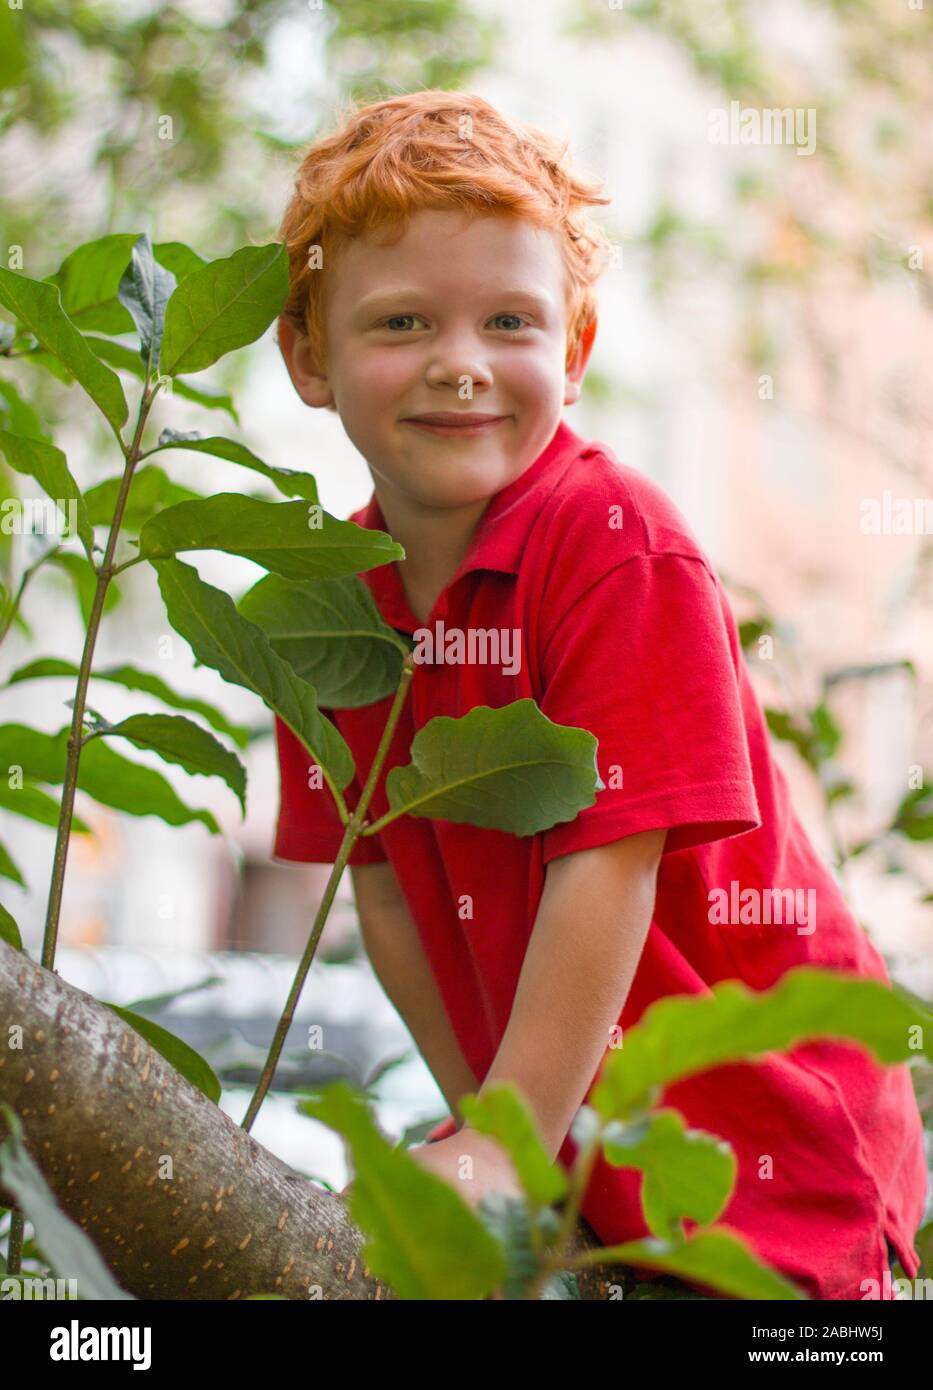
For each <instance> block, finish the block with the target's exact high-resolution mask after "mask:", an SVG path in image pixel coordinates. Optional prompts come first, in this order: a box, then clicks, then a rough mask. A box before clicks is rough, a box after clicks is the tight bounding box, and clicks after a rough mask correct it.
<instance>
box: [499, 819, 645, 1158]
mask: <svg viewBox="0 0 933 1390" xmlns="http://www.w3.org/2000/svg"><path fill="white" fill-rule="evenodd" d="M664 835H665V832H664V831H652V832H646V833H645V834H644V835H635V836H630V837H629V838H628V840H627V841H616V842H615V843H614V844H613V845H608V846H600V847H599V848H598V849H595V850H584V851H581V852H579V853H577V854H570V855H565V856H562V857H561V858H560V859H558V860H554V861H552V862H551V864H549V865H548V877H547V883H546V886H545V891H544V893H543V895H542V898H541V903H540V906H539V910H538V915H537V917H536V919H535V925H534V929H533V931H532V935H531V940H530V941H529V944H528V949H527V951H526V954H525V960H524V964H523V966H522V972H521V976H520V978H519V982H518V988H517V990H516V994H515V999H514V1002H513V1005H512V1012H511V1015H510V1018H509V1023H508V1027H507V1028H506V1031H505V1034H504V1035H503V1038H502V1042H501V1043H500V1045H499V1050H498V1051H497V1053H496V1056H495V1058H494V1059H493V1062H492V1065H491V1067H490V1068H489V1071H488V1072H487V1074H486V1077H485V1078H484V1081H483V1087H482V1090H481V1092H480V1094H482V1092H483V1091H485V1090H486V1088H487V1087H489V1086H492V1085H495V1084H497V1083H500V1082H511V1083H512V1084H514V1085H515V1086H517V1087H518V1089H519V1090H520V1091H521V1092H522V1094H523V1096H524V1098H525V1100H526V1103H527V1104H528V1105H529V1107H530V1108H531V1110H532V1112H533V1114H534V1117H535V1120H536V1123H537V1125H538V1128H539V1129H540V1131H541V1134H542V1136H543V1138H544V1141H545V1144H546V1146H547V1148H548V1151H549V1153H550V1155H551V1157H552V1158H554V1157H556V1155H557V1152H558V1150H559V1149H560V1147H561V1145H562V1143H563V1141H564V1138H565V1136H566V1134H567V1132H568V1131H569V1128H570V1125H571V1122H572V1120H573V1117H574V1115H575V1114H576V1112H577V1110H578V1109H579V1108H580V1106H581V1105H582V1104H583V1101H584V1099H585V1096H586V1092H587V1090H588V1089H589V1086H590V1083H591V1082H592V1080H593V1077H594V1076H595V1074H596V1072H597V1070H598V1068H599V1065H600V1063H601V1061H602V1059H603V1057H604V1055H605V1053H606V1049H607V1047H608V1046H609V1044H610V1039H611V1029H612V1027H613V1025H614V1024H615V1023H616V1022H617V1020H618V1017H619V1014H620V1013H621V1011H622V1007H623V1005H624V1003H625V999H626V997H627V995H628V991H629V987H630V985H631V982H632V978H633V976H634V974H635V970H636V968H637V965H638V960H639V958H640V956H641V951H642V947H643V945H644V940H645V936H646V935H647V932H648V928H649V926H650V923H651V914H652V911H653V908H654V896H655V875H656V870H657V859H658V858H659V857H660V853H661V849H662V848H663V843H664Z"/></svg>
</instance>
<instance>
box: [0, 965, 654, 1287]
mask: <svg viewBox="0 0 933 1390" xmlns="http://www.w3.org/2000/svg"><path fill="white" fill-rule="evenodd" d="M0 1020H2V1029H0V1100H3V1101H6V1102H7V1103H8V1104H9V1105H11V1106H12V1107H13V1109H14V1110H15V1111H16V1112H17V1114H18V1115H19V1116H20V1118H21V1120H22V1124H23V1137H24V1141H25V1143H26V1145H27V1147H28V1149H29V1151H30V1153H31V1154H32V1157H33V1158H34V1160H35V1161H36V1163H37V1164H38V1166H39V1167H40V1168H41V1170H42V1172H43V1175H44V1176H45V1179H46V1181H47V1182H48V1184H49V1186H50V1187H51V1189H52V1191H53V1192H54V1194H55V1197H56V1199H57V1201H58V1202H59V1204H60V1205H61V1207H62V1209H63V1210H64V1211H65V1212H66V1213H67V1214H68V1215H69V1216H70V1217H72V1219H73V1220H75V1221H76V1222H77V1223H78V1224H79V1225H80V1226H81V1227H82V1228H83V1229H84V1230H85V1231H86V1232H87V1233H88V1235H90V1237H91V1239H92V1240H93V1241H94V1244H95V1245H96V1246H97V1248H98V1250H99V1251H100V1253H101V1255H102V1256H103V1258H104V1260H105V1262H106V1263H107V1265H108V1266H109V1268H110V1269H111V1270H112V1272H113V1274H114V1277H115V1278H116V1279H117V1281H118V1282H119V1283H120V1284H121V1286H122V1287H123V1288H124V1289H126V1290H127V1291H128V1292H129V1293H132V1294H135V1295H136V1296H137V1297H138V1298H146V1299H239V1298H243V1297H245V1296H246V1295H247V1294H251V1293H278V1294H281V1295H282V1296H283V1297H285V1298H290V1299H309V1298H324V1299H362V1300H376V1299H378V1300H383V1299H389V1298H392V1297H393V1296H394V1295H393V1294H392V1293H391V1292H390V1290H389V1289H387V1287H386V1286H385V1284H384V1283H382V1282H381V1281H379V1280H377V1279H376V1278H375V1277H374V1276H373V1275H372V1274H371V1273H370V1272H369V1271H368V1270H367V1269H366V1266H365V1265H364V1263H363V1259H362V1256H361V1253H360V1252H361V1248H362V1245H363V1243H364V1237H363V1235H362V1234H361V1233H360V1231H358V1230H357V1228H356V1227H355V1226H353V1224H352V1223H351V1221H350V1220H349V1217H348V1216H347V1211H346V1206H345V1203H344V1202H343V1200H342V1199H341V1198H340V1197H338V1196H336V1195H334V1194H333V1193H330V1192H328V1191H326V1189H324V1188H321V1187H319V1186H317V1185H316V1184H315V1183H313V1182H311V1181H309V1179H307V1178H305V1177H304V1176H302V1174H300V1173H296V1172H295V1170H294V1169H293V1168H290V1167H289V1166H288V1164H286V1163H283V1162H282V1161H281V1160H280V1159H278V1158H276V1157H275V1155H274V1154H272V1153H270V1152H269V1150H268V1149H265V1148H263V1146H262V1145H261V1144H258V1143H257V1142H256V1141H255V1139H253V1138H251V1136H250V1135H249V1134H247V1133H246V1131H245V1130H243V1129H242V1128H241V1127H240V1126H239V1125H237V1124H235V1123H234V1121H233V1120H231V1119H230V1117H229V1116H228V1115H225V1114H224V1112H223V1111H222V1110H221V1109H219V1107H218V1106H216V1105H214V1104H213V1103H212V1102H211V1101H209V1100H208V1099H207V1097H206V1096H204V1095H203V1094H202V1093H201V1092H200V1091H199V1090H197V1089H196V1087H194V1086H192V1085H191V1084H190V1083H189V1082H188V1081H186V1080H185V1079H184V1078H183V1077H182V1076H180V1075H179V1074H178V1072H176V1071H175V1070H174V1069H173V1068H172V1067H171V1066H169V1064H168V1063H167V1062H166V1061H165V1059H164V1058H163V1057H161V1056H160V1055H159V1053H157V1052H155V1051H153V1049H152V1048H151V1047H150V1046H149V1044H148V1043H146V1042H145V1041H144V1039H143V1038H141V1037H140V1036H139V1034H138V1033H136V1032H135V1031H134V1030H133V1029H132V1028H130V1027H129V1025H128V1024H126V1023H124V1022H123V1020H122V1019H121V1018H119V1017H118V1015H116V1014H115V1013H113V1011H112V1010H111V1009H108V1008H107V1007H106V1005H104V1004H101V1003H100V1002H99V1000H97V999H94V998H93V997H92V996H91V995H89V994H86V993H85V992H84V991H83V990H80V989H77V988H75V987H74V986H73V985H70V984H68V983H67V982H66V981H65V980H63V979H61V977H60V976H59V975H57V974H54V973H53V972H51V971H48V970H46V969H44V967H42V966H41V965H39V964H37V963H36V962H35V961H33V960H31V959H30V958H29V957H28V956H27V955H25V954H24V953H23V952H20V951H16V950H14V949H13V947H11V946H8V945H7V944H6V943H5V942H3V941H0ZM17 1026H19V1027H21V1029H22V1047H21V1048H17V1047H16V1046H14V1045H12V1044H13V1043H14V1042H15V1040H16V1039H17V1037H18V1034H17V1033H16V1032H15V1030H16V1029H17ZM168 1160H170V1163H169V1162H168ZM162 1174H165V1176H162ZM0 1201H2V1202H4V1203H7V1204H9V1203H10V1201H11V1198H10V1196H9V1194H5V1193H4V1191H3V1188H2V1187H0ZM598 1243H599V1242H598V1241H597V1240H596V1238H595V1236H594V1235H593V1233H592V1232H591V1231H590V1229H589V1227H587V1226H586V1225H585V1223H581V1229H580V1242H579V1245H578V1246H577V1247H576V1249H578V1250H581V1251H582V1250H587V1249H592V1248H593V1247H594V1246H596V1245H597V1244H598ZM60 1273H61V1275H62V1277H67V1273H68V1272H67V1270H62V1271H60ZM610 1275H611V1276H612V1277H609V1276H610ZM630 1279H631V1275H630V1272H628V1271H625V1270H623V1269H621V1268H620V1267H618V1266H616V1267H615V1268H614V1269H612V1270H604V1271H599V1270H596V1271H593V1272H590V1271H588V1272H587V1273H586V1274H585V1275H584V1276H582V1277H581V1278H580V1280H579V1287H580V1291H581V1295H582V1296H583V1297H584V1298H587V1299H597V1298H600V1299H605V1298H606V1297H607V1296H608V1287H609V1284H610V1283H613V1284H622V1285H623V1286H624V1287H625V1288H628V1287H629V1286H630V1282H629V1281H630ZM79 1292H80V1290H79Z"/></svg>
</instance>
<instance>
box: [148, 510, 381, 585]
mask: <svg viewBox="0 0 933 1390" xmlns="http://www.w3.org/2000/svg"><path fill="white" fill-rule="evenodd" d="M186 550H223V551H226V552H227V554H229V555H242V556H244V557H245V558H246V559H247V560H252V561H253V562H254V563H255V564H257V565H262V567H263V569H267V570H272V571H273V572H274V573H276V574H281V575H282V576H283V577H284V578H286V579H329V578H333V577H334V576H336V575H342V574H356V573H359V571H361V570H369V569H375V568H376V567H377V566H378V565H384V564H387V563H388V562H389V561H390V560H396V559H403V558H404V555H405V552H404V551H403V550H402V547H401V546H400V545H397V544H396V542H395V541H393V540H392V538H391V536H387V535H386V534H385V532H383V531H370V530H367V529H366V528H365V527H363V526H357V525H356V523H355V522H353V521H337V520H336V519H335V518H334V517H332V516H330V515H329V513H327V512H325V511H322V510H321V508H320V507H319V506H318V505H317V503H314V502H312V503H308V502H304V501H301V502H257V501H255V500H254V499H253V498H250V497H243V496H242V495H241V494H240V493H238V492H219V493H217V494H216V495H215V496H213V497H206V498H205V499H204V501H203V502H179V504H178V505H177V506H176V507H168V508H167V509H166V510H165V511H164V512H159V513H158V515H157V516H153V517H150V519H149V520H148V521H147V522H146V524H145V526H143V528H142V530H141V532H140V534H139V553H140V558H141V559H145V560H161V559H165V558H167V557H168V556H170V555H177V554H179V552H182V551H186Z"/></svg>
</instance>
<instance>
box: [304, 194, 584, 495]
mask: <svg viewBox="0 0 933 1390" xmlns="http://www.w3.org/2000/svg"><path fill="white" fill-rule="evenodd" d="M566 286H567V274H566V270H565V267H564V264H563V260H562V258H561V254H560V251H559V248H558V242H557V238H556V234H555V233H553V232H551V231H548V230H545V229H542V228H538V227H535V226H534V225H533V224H532V223H530V222H527V221H525V220H523V219H519V218H513V217H509V216H502V215H498V216H494V217H489V216H483V217H472V218H471V217H469V216H468V215H466V214H464V213H461V212H457V211H442V210H435V209H429V210H422V211H420V212H417V213H415V214H413V216H412V217H411V220H410V222H409V225H408V228H407V230H406V232H405V234H404V235H403V236H402V237H401V238H400V239H399V240H398V241H396V242H395V243H394V244H393V245H388V246H385V245H380V244H379V243H378V242H377V241H374V240H372V239H371V238H370V237H368V236H367V237H360V238H357V239H356V240H354V241H352V242H349V243H348V244H347V245H345V246H343V247H342V248H341V249H340V251H339V253H338V255H337V257H336V265H334V264H332V266H331V276H330V277H329V280H328V284H327V292H326V297H325V324H326V338H327V349H328V361H327V367H326V374H323V375H319V374H318V373H317V371H316V370H315V368H316V364H315V363H314V362H313V361H312V360H311V358H310V353H309V344H308V342H307V339H304V338H302V337H300V336H299V335H296V334H295V333H294V330H292V329H291V327H290V325H286V323H285V321H284V320H283V321H282V323H281V325H280V343H281V346H282V351H283V355H284V356H285V359H286V363H287V365H288V369H289V372H290V374H291V377H292V381H293V382H294V384H295V387H296V390H297V391H298V393H299V395H300V396H301V397H302V399H303V400H304V401H305V402H306V403H307V404H308V405H312V406H327V405H331V404H333V405H334V406H335V407H336V409H337V411H338V413H339V415H340V418H341V420H342V422H343V425H344V428H345V429H346V431H347V434H348V435H349V436H350V439H351V440H352V441H353V443H354V444H355V446H356V447H357V449H359V451H360V453H361V454H362V455H363V457H364V458H365V459H366V461H367V463H368V464H369V467H370V469H371V471H372V473H373V476H374V479H375V480H376V488H377V494H378V495H379V496H380V498H382V496H383V492H384V494H385V498H386V500H388V501H391V502H393V503H394V504H395V505H396V506H404V505H406V504H407V505H408V506H410V507H414V509H415V510H419V509H420V508H423V507H427V508H451V507H459V506H468V505H469V504H471V503H477V502H480V501H483V500H486V499H488V498H489V497H491V496H492V495H493V494H494V493H496V492H499V491H500V490H501V489H502V488H503V487H505V486H507V484H508V483H510V482H511V481H512V480H513V479H514V478H516V477H518V476H519V475H520V474H521V473H523V472H524V471H525V469H526V468H528V467H529V466H530V465H531V464H532V463H533V462H534V460H535V459H536V458H537V456H538V455H539V454H540V453H541V451H542V450H543V449H544V448H545V446H546V445H547V444H548V443H549V442H550V440H551V438H552V436H553V434H554V431H555V429H556V428H557V425H558V423H559V420H560V415H561V407H562V406H563V405H565V404H571V403H572V402H573V401H575V400H576V399H577V396H578V395H579V391H580V383H581V381H582V378H583V371H584V369H585V366H586V360H587V358H588V356H589V352H590V348H591V347H592V341H593V333H594V331H595V324H594V325H591V327H590V331H589V332H588V333H587V334H586V335H585V336H584V341H583V342H582V343H581V344H580V346H579V348H578V349H577V351H576V353H575V354H574V358H573V360H572V361H571V362H570V363H569V364H567V365H565V363H566V353H567V302H566ZM437 412H444V413H449V414H450V415H453V416H455V417H457V418H458V419H460V420H462V419H464V418H466V417H468V416H470V415H482V416H491V417H494V418H493V420H492V421H491V422H486V423H482V424H480V425H479V427H476V428H469V429H464V428H463V427H462V426H457V427H456V428H449V427H448V428H443V427H442V428H433V429H432V428H428V427H426V425H425V424H418V423H415V419H414V417H418V416H423V415H425V414H434V413H437Z"/></svg>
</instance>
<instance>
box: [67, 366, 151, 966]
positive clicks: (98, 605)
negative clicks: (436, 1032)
mask: <svg viewBox="0 0 933 1390" xmlns="http://www.w3.org/2000/svg"><path fill="white" fill-rule="evenodd" d="M159 385H160V382H158V381H157V382H156V383H155V384H154V385H153V386H152V388H151V389H150V387H149V386H148V384H147V385H146V387H145V388H144V389H143V393H142V397H141V398H140V402H139V413H138V415H137V419H136V430H135V433H134V435H133V442H132V444H131V445H130V447H129V448H128V449H127V448H125V447H124V454H125V457H126V467H125V469H124V472H123V478H122V480H121V482H120V491H119V494H118V496H117V501H116V506H115V507H114V512H113V520H112V521H111V523H110V535H109V536H108V538H107V549H106V551H105V553H104V559H103V563H102V564H101V565H100V566H99V568H98V569H97V587H96V589H95V591H94V600H93V603H92V604H91V613H90V617H89V619H88V626H87V632H86V634H85V638H84V651H83V652H82V653H81V666H80V669H79V671H78V681H77V685H76V686H75V697H74V706H73V710H72V717H71V733H70V734H69V736H68V757H67V759H66V762H65V779H64V782H63V784H62V803H61V810H60V812H59V817H58V834H57V836H56V840H55V856H54V859H53V861H52V880H51V883H50V885H49V902H48V909H47V911H46V917H45V933H44V936H43V939H42V964H43V966H44V967H45V969H46V970H53V969H54V968H55V947H56V945H57V942H58V919H59V916H60V915H61V906H62V890H63V887H64V882H65V862H66V860H67V857H68V842H69V839H70V837H71V822H72V818H73V815H74V800H75V790H76V788H77V785H78V761H79V759H80V757H81V733H82V728H83V724H84V706H85V701H86V700H87V687H88V681H89V680H90V675H91V663H92V661H93V659H94V647H95V646H96V644H97V633H98V630H99V628H100V620H101V615H102V614H103V611H104V599H105V598H106V597H107V586H108V585H109V583H110V580H111V579H112V578H113V572H114V564H113V557H114V553H115V551H116V546H117V537H118V536H119V534H120V526H121V523H122V521H123V512H124V510H125V508H126V501H127V498H128V497H129V492H130V484H131V483H132V481H133V469H134V468H135V467H136V464H137V462H138V460H139V446H140V443H141V441H142V436H143V430H144V429H145V425H146V420H147V419H148V417H149V411H150V409H151V408H152V402H153V401H154V400H155V397H156V394H157V392H158V390H159ZM121 442H122V441H121Z"/></svg>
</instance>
